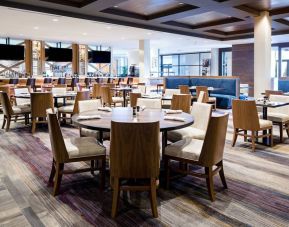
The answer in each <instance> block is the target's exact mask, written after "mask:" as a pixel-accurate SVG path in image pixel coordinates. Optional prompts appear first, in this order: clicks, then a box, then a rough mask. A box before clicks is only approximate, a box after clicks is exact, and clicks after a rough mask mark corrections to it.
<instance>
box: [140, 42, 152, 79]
mask: <svg viewBox="0 0 289 227" xmlns="http://www.w3.org/2000/svg"><path fill="white" fill-rule="evenodd" d="M150 69H151V59H150V40H140V41H139V74H140V77H149V76H150Z"/></svg>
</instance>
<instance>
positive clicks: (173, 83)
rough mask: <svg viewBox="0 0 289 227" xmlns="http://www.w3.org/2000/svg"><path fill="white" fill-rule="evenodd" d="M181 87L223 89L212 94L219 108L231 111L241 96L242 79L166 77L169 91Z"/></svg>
mask: <svg viewBox="0 0 289 227" xmlns="http://www.w3.org/2000/svg"><path fill="white" fill-rule="evenodd" d="M179 85H188V86H207V87H215V88H223V89H222V90H220V91H215V92H212V93H211V96H212V97H216V98H217V107H218V108H224V109H230V108H232V100H233V99H236V98H239V95H240V79H239V78H228V77H222V78H220V77H218V78H216V77H215V78H214V77H211V78H208V77H205V78H203V77H166V78H165V86H166V88H169V89H177V88H178V87H179Z"/></svg>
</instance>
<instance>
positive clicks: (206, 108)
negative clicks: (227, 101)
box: [167, 102, 212, 142]
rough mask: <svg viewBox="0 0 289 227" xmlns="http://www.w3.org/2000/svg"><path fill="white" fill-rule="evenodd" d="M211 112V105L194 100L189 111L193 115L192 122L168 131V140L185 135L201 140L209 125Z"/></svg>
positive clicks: (177, 138) (178, 138)
mask: <svg viewBox="0 0 289 227" xmlns="http://www.w3.org/2000/svg"><path fill="white" fill-rule="evenodd" d="M211 113H212V105H210V104H207V103H200V102H195V103H194V104H193V107H192V112H191V114H192V115H193V117H194V124H193V125H192V126H189V127H186V128H182V129H178V130H173V131H169V132H168V137H167V138H168V140H169V141H172V142H176V141H178V140H181V139H184V138H187V137H190V138H194V139H200V140H203V139H204V138H205V135H206V131H207V128H208V125H209V121H210V117H211Z"/></svg>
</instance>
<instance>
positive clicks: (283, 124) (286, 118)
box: [267, 94, 289, 143]
mask: <svg viewBox="0 0 289 227" xmlns="http://www.w3.org/2000/svg"><path fill="white" fill-rule="evenodd" d="M270 101H272V102H285V103H286V102H287V103H289V96H286V95H279V94H278V95H273V94H271V95H270ZM267 119H268V120H270V121H272V122H273V124H277V125H278V126H279V131H280V143H282V142H283V130H284V129H285V130H286V132H287V136H288V137H289V105H286V106H281V107H277V108H268V113H267Z"/></svg>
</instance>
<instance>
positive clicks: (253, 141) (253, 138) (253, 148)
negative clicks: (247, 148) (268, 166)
mask: <svg viewBox="0 0 289 227" xmlns="http://www.w3.org/2000/svg"><path fill="white" fill-rule="evenodd" d="M251 139H252V151H253V152H255V146H256V145H255V131H252V135H251Z"/></svg>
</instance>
